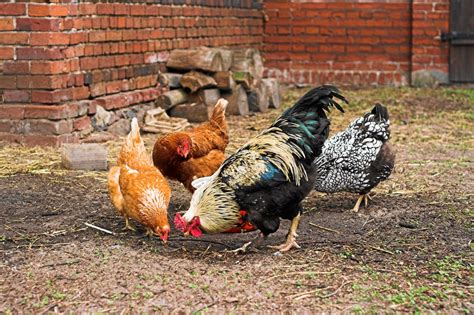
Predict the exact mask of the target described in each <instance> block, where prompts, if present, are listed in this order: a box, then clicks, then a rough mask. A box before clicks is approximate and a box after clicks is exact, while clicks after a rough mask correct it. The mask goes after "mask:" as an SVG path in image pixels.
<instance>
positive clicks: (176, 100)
mask: <svg viewBox="0 0 474 315" xmlns="http://www.w3.org/2000/svg"><path fill="white" fill-rule="evenodd" d="M187 100H188V94H187V93H186V92H185V91H184V90H183V89H176V90H171V91H168V92H166V93H163V94H161V95H160V96H158V98H157V99H156V106H158V107H161V108H163V109H164V110H168V109H170V108H171V107H173V106H175V105H178V104H182V103H185V102H186V101H187Z"/></svg>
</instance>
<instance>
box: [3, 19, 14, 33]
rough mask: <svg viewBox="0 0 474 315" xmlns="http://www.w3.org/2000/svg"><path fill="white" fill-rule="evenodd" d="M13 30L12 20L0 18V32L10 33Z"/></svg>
mask: <svg viewBox="0 0 474 315" xmlns="http://www.w3.org/2000/svg"><path fill="white" fill-rule="evenodd" d="M13 29H15V27H14V26H13V19H12V18H0V31H11V30H13Z"/></svg>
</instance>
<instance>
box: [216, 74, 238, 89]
mask: <svg viewBox="0 0 474 315" xmlns="http://www.w3.org/2000/svg"><path fill="white" fill-rule="evenodd" d="M212 77H213V78H214V80H216V83H217V88H219V89H221V90H233V89H234V88H235V80H234V78H233V76H232V72H230V71H219V72H216V73H214V75H213V76H212Z"/></svg>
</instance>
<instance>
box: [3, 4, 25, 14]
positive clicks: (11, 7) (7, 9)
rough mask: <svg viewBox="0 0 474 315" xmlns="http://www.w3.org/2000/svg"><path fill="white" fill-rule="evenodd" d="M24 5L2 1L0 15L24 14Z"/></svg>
mask: <svg viewBox="0 0 474 315" xmlns="http://www.w3.org/2000/svg"><path fill="white" fill-rule="evenodd" d="M25 13H26V5H25V4H24V3H2V4H1V10H0V15H24V14H25Z"/></svg>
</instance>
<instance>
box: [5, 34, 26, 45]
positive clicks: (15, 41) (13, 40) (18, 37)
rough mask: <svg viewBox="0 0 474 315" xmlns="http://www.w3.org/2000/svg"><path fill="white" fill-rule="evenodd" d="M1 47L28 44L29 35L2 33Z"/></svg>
mask: <svg viewBox="0 0 474 315" xmlns="http://www.w3.org/2000/svg"><path fill="white" fill-rule="evenodd" d="M1 34H2V36H0V45H20V44H27V43H28V40H29V36H30V35H29V34H28V33H3V32H2V33H1Z"/></svg>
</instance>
